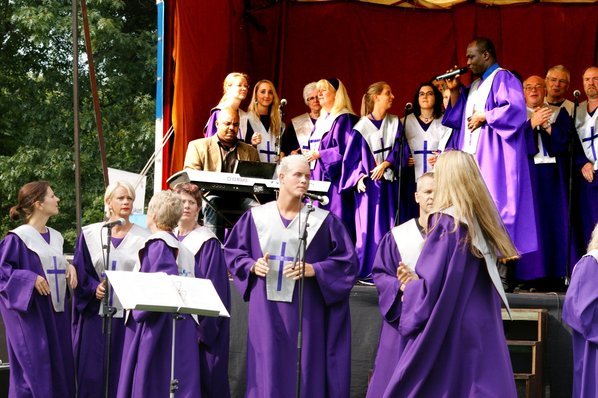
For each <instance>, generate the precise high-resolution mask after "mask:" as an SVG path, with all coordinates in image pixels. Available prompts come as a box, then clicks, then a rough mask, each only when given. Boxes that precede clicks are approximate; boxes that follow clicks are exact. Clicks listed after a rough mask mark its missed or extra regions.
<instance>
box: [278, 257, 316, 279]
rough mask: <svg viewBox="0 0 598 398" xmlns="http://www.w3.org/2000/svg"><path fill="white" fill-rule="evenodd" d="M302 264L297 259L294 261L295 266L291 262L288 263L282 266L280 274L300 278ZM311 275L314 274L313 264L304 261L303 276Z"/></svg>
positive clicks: (308, 276)
mask: <svg viewBox="0 0 598 398" xmlns="http://www.w3.org/2000/svg"><path fill="white" fill-rule="evenodd" d="M302 265H303V264H302V263H301V262H299V261H297V262H296V263H295V266H293V263H289V264H288V265H286V266H285V267H284V270H283V271H282V274H283V275H284V276H285V277H287V278H292V279H294V280H297V279H299V278H301V270H302ZM313 276H316V271H315V270H314V266H313V265H311V264H310V263H305V277H306V278H311V277H313Z"/></svg>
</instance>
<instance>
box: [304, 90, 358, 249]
mask: <svg viewBox="0 0 598 398" xmlns="http://www.w3.org/2000/svg"><path fill="white" fill-rule="evenodd" d="M317 87H318V101H320V105H322V110H321V112H320V117H319V118H318V120H317V121H316V125H315V127H314V131H313V132H312V133H311V136H310V137H309V149H306V150H304V151H302V153H303V154H304V155H305V156H306V157H307V160H308V161H309V162H310V168H311V169H312V174H311V178H312V179H313V180H320V181H330V190H329V191H328V195H329V196H330V202H329V204H328V205H326V206H323V208H325V209H326V210H329V211H330V212H332V213H333V214H335V215H336V216H338V217H339V218H340V219H341V220H342V221H343V223H344V224H345V226H346V227H347V230H348V231H349V233H350V234H351V237H352V238H353V239H355V207H354V203H355V199H354V194H355V192H354V191H344V192H341V187H342V185H341V175H342V161H343V156H344V155H345V150H346V148H347V142H348V141H349V137H351V134H352V130H353V126H354V125H355V123H356V122H357V120H358V117H357V115H355V113H354V112H353V108H352V107H351V100H350V99H349V95H348V94H347V90H346V88H345V86H344V85H343V83H342V82H341V81H340V80H339V79H336V78H330V79H322V80H320V81H318V83H317Z"/></svg>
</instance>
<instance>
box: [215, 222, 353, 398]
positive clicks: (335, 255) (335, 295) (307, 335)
mask: <svg viewBox="0 0 598 398" xmlns="http://www.w3.org/2000/svg"><path fill="white" fill-rule="evenodd" d="M263 255H264V254H263V253H262V250H261V246H260V242H259V237H258V235H257V230H256V226H255V224H254V221H253V217H252V215H251V212H250V211H248V212H246V213H245V214H244V215H243V216H242V217H241V219H240V220H239V221H238V222H237V224H236V225H235V227H234V228H233V230H232V232H231V234H230V236H229V237H228V239H227V242H226V244H225V246H224V256H225V259H226V263H227V264H228V266H229V269H230V271H231V273H232V275H233V280H234V283H235V286H236V287H237V289H238V290H239V292H240V294H241V296H242V297H243V299H244V300H245V301H248V302H249V312H248V337H247V391H246V394H245V396H246V397H248V398H251V397H259V398H261V397H292V396H294V394H295V380H296V364H297V334H298V327H299V325H298V321H299V315H298V314H299V303H298V293H299V286H298V285H297V286H296V287H295V289H294V292H293V301H292V302H290V303H287V302H276V301H268V300H267V298H266V279H265V278H262V277H257V276H256V275H255V274H253V273H251V272H250V269H251V267H252V266H253V264H254V263H255V262H256V259H258V258H261V257H263ZM306 262H308V263H311V264H313V267H314V270H315V273H316V276H315V277H313V278H306V279H305V291H304V311H305V312H304V313H303V350H302V362H301V364H302V366H301V374H302V379H301V396H302V397H309V398H317V397H348V396H349V388H350V377H351V320H350V313H349V293H350V291H351V288H352V287H353V284H354V283H355V280H356V274H357V269H358V264H357V258H356V256H355V252H354V250H353V244H352V242H351V240H350V238H349V235H348V234H347V232H346V230H345V228H344V226H343V224H342V222H341V221H340V220H339V219H338V218H337V217H336V216H334V215H333V214H328V216H327V217H326V218H325V219H324V222H323V224H322V226H321V227H320V229H319V230H318V232H317V233H316V235H315V236H314V237H313V240H312V243H311V245H310V246H309V247H308V248H307V256H306Z"/></svg>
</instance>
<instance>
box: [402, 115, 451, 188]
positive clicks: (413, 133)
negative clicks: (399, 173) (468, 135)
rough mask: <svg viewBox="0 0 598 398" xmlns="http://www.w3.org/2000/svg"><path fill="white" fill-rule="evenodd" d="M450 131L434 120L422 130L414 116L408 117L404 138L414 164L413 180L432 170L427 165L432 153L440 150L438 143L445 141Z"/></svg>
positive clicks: (438, 120)
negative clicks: (426, 128)
mask: <svg viewBox="0 0 598 398" xmlns="http://www.w3.org/2000/svg"><path fill="white" fill-rule="evenodd" d="M450 131H451V130H450V129H449V128H448V127H445V126H443V125H442V119H434V120H433V121H432V123H430V126H429V127H428V130H424V129H423V128H422V126H421V124H419V121H418V120H417V117H416V116H415V115H414V114H411V115H408V116H407V118H406V119H405V136H406V137H407V143H408V144H409V149H410V150H411V156H413V161H414V162H415V179H416V180H417V179H418V178H419V177H421V175H422V174H424V173H426V172H428V171H432V170H434V166H432V165H430V164H429V163H428V158H429V156H434V154H433V153H432V152H434V151H438V150H440V142H441V141H442V140H443V141H444V146H446V140H448V136H449V135H450Z"/></svg>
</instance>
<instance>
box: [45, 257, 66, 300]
mask: <svg viewBox="0 0 598 398" xmlns="http://www.w3.org/2000/svg"><path fill="white" fill-rule="evenodd" d="M52 260H53V265H54V268H48V269H46V273H47V274H48V275H50V274H53V275H54V282H56V300H57V302H58V303H60V290H59V288H58V286H59V285H58V274H66V270H64V269H58V263H57V262H56V256H52Z"/></svg>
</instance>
